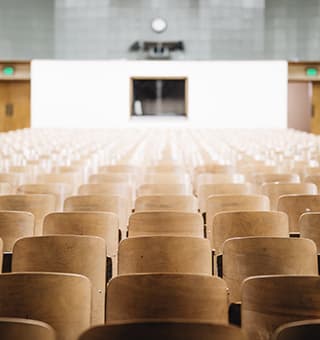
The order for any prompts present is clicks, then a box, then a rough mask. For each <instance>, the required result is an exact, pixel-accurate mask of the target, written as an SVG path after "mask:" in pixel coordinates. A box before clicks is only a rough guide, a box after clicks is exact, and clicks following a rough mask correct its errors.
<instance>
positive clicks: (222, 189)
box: [198, 183, 254, 213]
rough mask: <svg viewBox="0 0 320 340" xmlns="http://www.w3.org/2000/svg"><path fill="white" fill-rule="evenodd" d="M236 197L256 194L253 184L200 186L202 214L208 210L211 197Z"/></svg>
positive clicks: (199, 197) (199, 198) (199, 194)
mask: <svg viewBox="0 0 320 340" xmlns="http://www.w3.org/2000/svg"><path fill="white" fill-rule="evenodd" d="M225 194H228V195H236V194H254V187H253V185H252V184H251V183H217V184H202V185H200V186H199V191H198V200H199V209H200V212H201V213H205V212H206V210H207V199H208V197H209V196H211V195H225Z"/></svg>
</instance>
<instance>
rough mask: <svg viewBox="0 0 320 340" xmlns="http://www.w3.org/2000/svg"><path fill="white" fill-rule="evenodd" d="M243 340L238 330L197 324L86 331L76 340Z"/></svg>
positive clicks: (142, 324)
mask: <svg viewBox="0 0 320 340" xmlns="http://www.w3.org/2000/svg"><path fill="white" fill-rule="evenodd" d="M128 339H132V340H138V339H139V340H150V339H152V340H164V339H166V340H195V339H201V340H244V335H243V333H242V331H241V329H240V328H237V327H233V326H228V325H218V324H212V323H201V322H197V321H190V322H187V323H183V322H181V321H180V322H178V321H176V322H173V321H171V322H165V321H163V322H161V321H159V322H157V321H154V322H150V321H149V322H148V321H145V322H140V323H138V322H137V323H125V324H120V325H104V326H97V327H94V328H91V329H89V330H88V331H86V332H85V333H83V334H82V335H81V337H80V338H79V340H128Z"/></svg>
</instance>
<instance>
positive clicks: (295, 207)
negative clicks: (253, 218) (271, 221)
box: [278, 195, 320, 232]
mask: <svg viewBox="0 0 320 340" xmlns="http://www.w3.org/2000/svg"><path fill="white" fill-rule="evenodd" d="M278 210H279V211H283V212H285V213H286V214H287V215H288V217H289V232H299V218H300V216H301V215H302V214H303V213H305V212H313V211H314V212H320V195H283V196H280V198H279V201H278Z"/></svg>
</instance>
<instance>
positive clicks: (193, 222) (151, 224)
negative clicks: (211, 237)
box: [128, 210, 204, 238]
mask: <svg viewBox="0 0 320 340" xmlns="http://www.w3.org/2000/svg"><path fill="white" fill-rule="evenodd" d="M160 235H162V236H191V237H201V238H203V236H204V229H203V219H202V216H201V215H200V214H198V213H193V212H184V211H174V210H171V211H170V210H168V211H166V210H164V211H152V210H150V211H140V212H135V213H133V214H131V215H130V217H129V225H128V236H129V237H137V236H160Z"/></svg>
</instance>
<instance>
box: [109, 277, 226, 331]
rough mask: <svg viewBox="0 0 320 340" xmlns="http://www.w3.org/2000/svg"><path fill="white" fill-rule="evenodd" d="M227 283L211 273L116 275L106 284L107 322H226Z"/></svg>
mask: <svg viewBox="0 0 320 340" xmlns="http://www.w3.org/2000/svg"><path fill="white" fill-rule="evenodd" d="M227 310H228V302H227V287H226V284H225V282H224V281H223V280H222V279H220V278H218V277H214V276H209V275H194V274H173V273H148V274H130V275H119V276H117V277H115V278H113V279H112V280H111V281H110V282H109V285H108V288H107V307H106V322H107V324H111V323H124V322H130V321H139V320H152V321H154V320H165V321H170V320H176V319H179V320H181V321H184V322H187V321H191V320H193V319H194V318H195V317H196V318H197V320H198V321H206V322H217V323H223V324H227V323H228V316H227Z"/></svg>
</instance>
